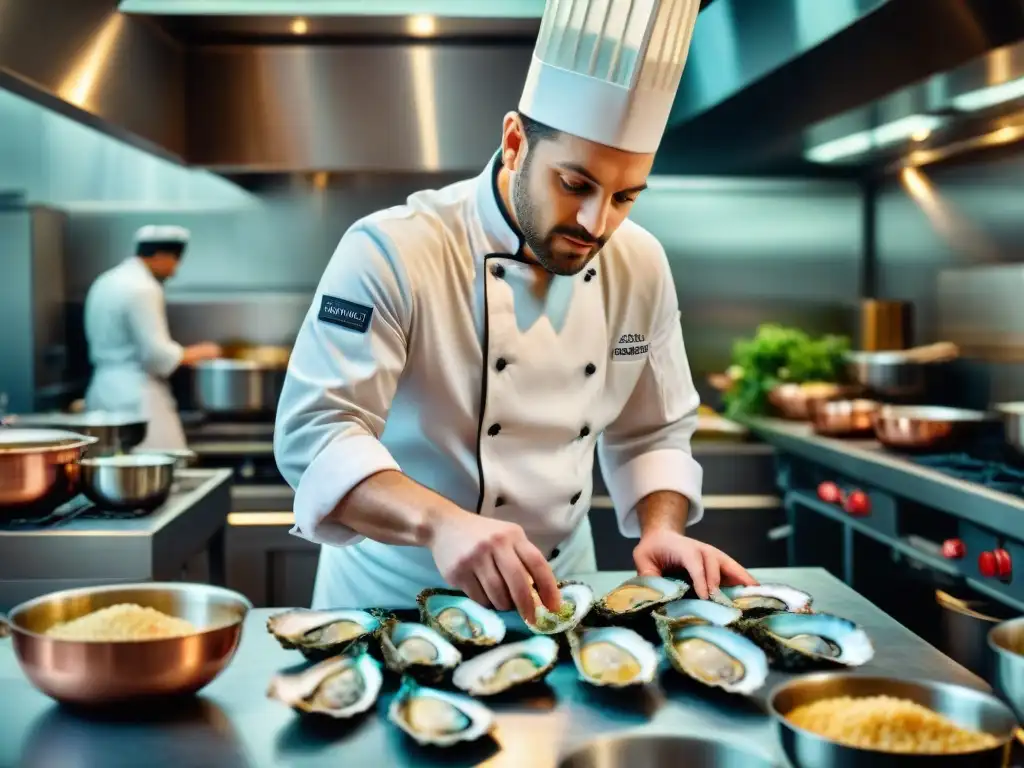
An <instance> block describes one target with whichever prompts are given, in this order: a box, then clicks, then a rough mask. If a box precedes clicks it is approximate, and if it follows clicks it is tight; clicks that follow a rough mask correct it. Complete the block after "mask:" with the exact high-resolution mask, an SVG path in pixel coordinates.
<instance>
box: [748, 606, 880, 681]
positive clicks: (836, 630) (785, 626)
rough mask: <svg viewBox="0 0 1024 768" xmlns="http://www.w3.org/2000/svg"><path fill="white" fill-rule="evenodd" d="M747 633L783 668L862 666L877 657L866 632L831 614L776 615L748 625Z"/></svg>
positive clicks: (850, 622) (847, 620)
mask: <svg viewBox="0 0 1024 768" xmlns="http://www.w3.org/2000/svg"><path fill="white" fill-rule="evenodd" d="M748 627H749V629H748V630H747V634H748V635H749V636H750V638H751V639H752V640H754V642H756V643H758V644H759V645H761V646H762V647H763V648H764V649H765V650H766V651H767V652H768V655H769V656H771V658H772V662H773V664H775V665H776V666H778V667H780V668H783V669H790V670H794V669H800V668H802V667H809V666H815V665H818V664H820V665H822V666H841V667H859V666H860V665H862V664H866V663H867V662H869V661H870V660H871V659H872V658H873V657H874V655H875V649H874V646H873V645H872V643H871V638H869V637H868V635H867V633H866V632H865V631H864V630H863V629H861V628H860V627H858V626H857V625H856V624H854V623H853V622H852V621H850V620H849V619H844V618H842V617H840V616H833V615H831V614H828V613H803V614H802V613H773V614H771V615H770V616H764V617H762V618H760V619H757V620H756V621H752V622H750V623H749V625H748Z"/></svg>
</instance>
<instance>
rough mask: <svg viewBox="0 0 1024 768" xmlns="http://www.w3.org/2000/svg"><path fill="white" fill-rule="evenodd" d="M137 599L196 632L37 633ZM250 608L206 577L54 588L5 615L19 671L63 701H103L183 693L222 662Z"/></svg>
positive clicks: (203, 681) (212, 674)
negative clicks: (114, 638) (105, 638)
mask: <svg viewBox="0 0 1024 768" xmlns="http://www.w3.org/2000/svg"><path fill="white" fill-rule="evenodd" d="M119 603H135V604H137V605H141V606H144V607H149V608H154V609H156V610H158V611H161V612H163V613H165V614H168V615H170V616H177V617H179V618H183V619H186V620H188V621H190V622H192V623H193V624H194V625H195V626H196V627H197V628H198V629H199V631H198V632H197V633H196V634H194V635H188V636H185V637H176V638H169V639H164V640H140V641H123V642H88V641H72V640H63V639H57V638H52V637H48V636H47V635H45V634H43V633H44V632H46V630H47V629H49V628H50V627H51V626H53V625H54V624H55V623H56V622H59V621H69V620H71V619H76V618H78V617H80V616H84V615H86V614H88V613H92V612H93V611H96V610H99V609H100V608H106V607H108V606H111V605H117V604H119ZM251 610H252V604H251V603H250V602H249V600H247V599H246V598H245V597H244V596H242V595H240V594H238V593H237V592H233V591H231V590H228V589H222V588H220V587H212V586H209V585H206V584H187V583H181V584H178V583H149V584H128V585H116V586H104V587H86V588H83V589H69V590H65V591H62V592H55V593H52V594H49V595H43V596H42V597H37V598H35V599H33V600H29V601H27V602H25V603H22V604H20V605H18V606H16V607H15V608H14V609H13V610H12V611H11V612H10V613H9V614H8V617H7V620H6V625H7V628H8V630H9V632H10V634H11V642H13V644H14V653H15V656H16V657H17V659H18V664H19V665H20V666H21V669H22V671H23V672H24V673H25V675H26V676H27V677H28V679H29V680H30V681H31V682H32V684H33V685H34V686H35V687H36V688H38V689H39V690H40V691H42V692H43V693H45V694H46V695H48V696H50V697H52V698H54V699H56V700H58V701H61V702H65V703H70V704H79V705H106V704H115V703H124V702H127V701H140V700H146V699H153V698H154V697H158V696H161V697H162V696H176V695H188V694H193V693H195V692H196V691H199V690H200V689H201V688H203V687H204V686H206V685H207V684H208V683H209V682H210V681H211V680H213V679H214V678H215V677H217V675H219V674H220V673H221V671H222V670H223V669H224V668H225V667H226V666H227V665H228V663H229V662H230V661H231V659H232V657H233V656H234V654H235V651H236V650H237V648H238V642H239V639H240V637H241V633H242V622H243V621H244V620H245V617H246V616H247V615H248V613H249V611H251Z"/></svg>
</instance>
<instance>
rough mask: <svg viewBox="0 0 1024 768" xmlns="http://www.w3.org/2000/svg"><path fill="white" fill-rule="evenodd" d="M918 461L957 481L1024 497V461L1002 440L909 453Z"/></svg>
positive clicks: (911, 459) (910, 457) (913, 459)
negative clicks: (945, 450) (944, 450)
mask: <svg viewBox="0 0 1024 768" xmlns="http://www.w3.org/2000/svg"><path fill="white" fill-rule="evenodd" d="M906 458H907V459H909V460H910V461H911V462H913V463H914V464H918V465H920V466H923V467H928V468H929V469H933V470H935V471H936V472H941V473H942V474H944V475H948V476H949V477H955V478H956V479H957V480H963V481H964V482H968V483H977V484H978V485H981V486H983V487H985V488H988V489H990V490H993V491H998V492H1000V493H1006V494H1009V495H1011V496H1016V497H1018V498H1024V463H1022V462H1021V459H1020V458H1019V457H1018V456H1017V455H1016V453H1015V452H1014V451H1012V450H1011V449H1010V448H1008V447H1007V446H1006V444H1005V443H1003V442H1002V441H998V442H997V441H986V442H980V443H977V444H975V445H972V446H970V447H969V448H968V449H966V450H964V451H960V452H952V453H925V454H917V455H907V456H906Z"/></svg>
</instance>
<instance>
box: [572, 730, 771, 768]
mask: <svg viewBox="0 0 1024 768" xmlns="http://www.w3.org/2000/svg"><path fill="white" fill-rule="evenodd" d="M670 765H671V766H686V768H739V767H740V766H742V768H773V767H774V766H776V765H777V764H776V763H775V761H773V760H772V759H771V758H769V757H767V756H766V755H764V754H761V753H759V752H757V751H755V750H754V748H749V749H747V748H744V747H741V746H739V745H737V744H735V743H733V742H732V741H721V740H718V739H702V738H699V737H696V736H668V735H657V734H649V735H647V734H645V735H637V736H613V737H605V738H601V739H596V740H595V741H592V742H589V743H587V744H584V745H583V746H581V747H579V748H578V749H576V750H575V751H573V752H572V753H570V754H568V755H566V756H565V757H564V758H563V759H562V760H560V761H559V763H558V768H662V766H670Z"/></svg>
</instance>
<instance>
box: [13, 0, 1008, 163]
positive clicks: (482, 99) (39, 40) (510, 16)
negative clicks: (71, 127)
mask: <svg viewBox="0 0 1024 768" xmlns="http://www.w3.org/2000/svg"><path fill="white" fill-rule="evenodd" d="M705 5H707V6H708V7H707V8H706V9H705V10H703V11H702V13H701V16H700V18H699V19H698V22H697V28H696V30H695V34H694V41H693V45H692V48H691V53H690V59H689V62H688V65H687V69H686V72H685V73H684V76H683V84H682V86H681V89H680V94H679V97H678V99H677V103H676V108H675V110H674V114H673V121H672V126H671V129H670V131H669V133H668V134H667V136H666V140H665V142H664V144H663V149H662V151H661V152H660V153H659V162H658V165H657V166H656V169H655V170H656V171H660V172H666V173H707V172H725V173H728V172H744V171H750V170H756V171H763V170H766V169H767V170H771V169H777V168H789V167H791V166H792V167H798V168H801V169H806V168H807V165H806V161H805V160H804V159H803V149H804V147H803V140H802V131H803V130H804V129H806V128H807V127H808V126H810V125H812V124H814V123H816V122H819V121H821V120H823V119H826V118H828V117H832V116H834V115H836V114H839V113H841V112H843V111H845V110H847V109H850V108H851V107H855V106H858V105H860V104H863V103H866V102H868V101H870V100H872V99H874V98H878V97H880V96H882V95H884V94H886V93H889V92H891V91H892V90H895V89H896V88H898V87H902V86H905V85H907V84H909V83H911V82H914V81H916V80H918V79H920V78H921V77H925V76H927V75H930V74H933V73H935V72H939V71H942V70H945V69H947V68H949V67H951V66H955V65H957V64H959V63H962V62H964V61H966V60H968V59H970V58H973V57H974V56H977V55H979V54H982V53H984V52H985V51H987V50H990V49H992V48H994V47H997V46H999V45H1003V44H1006V43H1008V42H1012V41H1013V40H1016V39H1018V38H1021V37H1024V0H770V1H769V0H714V2H710V3H708V2H705ZM367 8H372V9H373V15H368V14H367V13H366V9H367ZM286 9H287V13H285V10H286ZM360 9H361V10H362V12H361V13H357V10H360ZM413 10H416V11H417V14H415V15H411V13H410V12H411V11H413ZM542 10H543V0H522V1H521V0H486V2H484V1H483V0H432V1H431V0H428V2H420V1H419V0H416V1H415V2H413V0H375V2H374V3H372V4H370V3H366V2H362V1H361V0H315V1H314V0H304V1H303V0H296V1H295V2H291V1H289V2H285V1H284V0H263V1H262V2H260V1H259V0H123V1H122V2H121V3H120V4H118V3H117V2H116V0H33V2H23V0H0V19H2V23H0V85H2V86H4V87H8V88H12V89H14V90H17V91H18V92H20V93H22V94H24V95H27V96H30V97H31V98H34V99H36V100H38V101H40V102H41V103H44V104H46V105H47V106H49V107H52V108H56V109H59V110H61V111H63V112H64V113H66V114H69V115H71V116H73V117H75V118H76V119H78V120H81V121H83V122H87V123H89V124H91V125H95V126H96V127H98V128H101V129H102V130H105V131H108V132H110V133H112V134H114V135H116V136H119V137H120V138H122V139H124V140H126V141H130V142H132V143H135V144H137V145H139V146H143V147H145V148H147V149H149V150H150V151H153V152H157V153H160V154H163V155H165V156H169V157H173V158H176V159H178V160H179V161H180V162H182V163H185V164H188V165H193V166H198V167H203V168H208V169H212V170H215V171H217V172H220V173H223V174H226V175H247V174H268V173H270V174H275V173H313V172H322V171H328V172H345V173H347V172H355V171H377V172H380V171H393V172H435V171H441V172H465V171H474V170H476V169H477V168H479V166H480V165H481V164H482V163H483V162H485V161H486V158H487V157H488V156H489V155H490V153H491V152H492V151H493V149H494V147H495V146H496V145H497V143H498V141H499V137H500V134H499V131H500V122H501V117H502V115H503V114H504V113H505V112H506V111H507V110H508V109H511V108H514V107H515V104H516V103H517V101H518V97H519V93H520V89H521V86H522V82H523V78H524V76H525V73H526V70H527V67H528V64H529V60H530V55H531V52H532V47H533V42H534V38H535V35H536V32H537V27H538V24H539V16H540V13H541V12H542ZM229 11H233V12H229ZM428 14H429V15H428Z"/></svg>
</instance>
